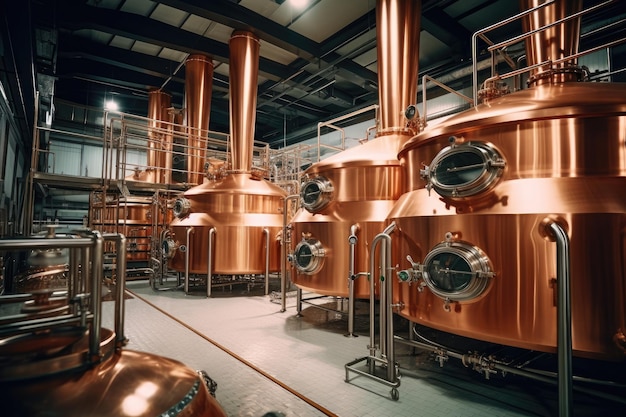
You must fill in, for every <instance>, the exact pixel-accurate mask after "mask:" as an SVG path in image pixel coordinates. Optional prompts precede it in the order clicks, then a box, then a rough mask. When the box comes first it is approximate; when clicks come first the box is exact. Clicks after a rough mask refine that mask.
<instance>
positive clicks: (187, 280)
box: [185, 226, 194, 294]
mask: <svg viewBox="0 0 626 417" xmlns="http://www.w3.org/2000/svg"><path fill="white" fill-rule="evenodd" d="M193 230H194V229H193V226H189V227H187V231H186V240H185V245H186V247H185V294H189V252H191V248H190V247H189V244H190V243H191V239H190V238H189V235H191V233H193Z"/></svg>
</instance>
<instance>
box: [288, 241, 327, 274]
mask: <svg viewBox="0 0 626 417" xmlns="http://www.w3.org/2000/svg"><path fill="white" fill-rule="evenodd" d="M325 255H326V251H325V250H324V248H323V247H322V244H321V242H320V241H319V240H317V239H311V238H303V239H302V241H301V242H300V243H298V245H297V246H296V249H295V250H294V252H293V257H292V262H293V264H294V266H295V267H296V269H297V270H298V271H299V272H301V273H303V274H307V275H313V274H315V273H317V272H318V271H319V270H320V269H321V268H322V265H323V262H324V256H325Z"/></svg>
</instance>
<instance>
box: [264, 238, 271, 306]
mask: <svg viewBox="0 0 626 417" xmlns="http://www.w3.org/2000/svg"><path fill="white" fill-rule="evenodd" d="M263 236H265V295H267V294H268V293H269V292H270V231H269V229H268V228H267V227H264V228H263Z"/></svg>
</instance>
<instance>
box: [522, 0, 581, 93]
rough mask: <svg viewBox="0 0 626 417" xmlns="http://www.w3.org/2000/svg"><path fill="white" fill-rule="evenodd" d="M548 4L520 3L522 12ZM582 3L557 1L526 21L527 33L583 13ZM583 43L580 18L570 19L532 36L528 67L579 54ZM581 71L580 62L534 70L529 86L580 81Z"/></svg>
mask: <svg viewBox="0 0 626 417" xmlns="http://www.w3.org/2000/svg"><path fill="white" fill-rule="evenodd" d="M542 3H544V1H543V0H520V8H521V10H528V9H531V8H534V7H537V6H539V5H540V4H542ZM582 3H583V2H582V0H557V1H555V2H554V3H552V4H550V5H549V6H546V7H543V8H541V9H539V10H536V11H534V12H533V13H530V14H528V15H526V16H525V17H524V18H523V20H522V26H523V29H524V32H530V31H533V30H536V29H539V28H541V27H543V26H546V25H549V24H552V23H554V22H556V21H558V20H560V19H563V18H565V17H567V16H570V15H572V14H574V13H577V12H579V11H581V10H582ZM579 40H580V17H578V18H575V19H571V20H568V21H566V22H563V23H561V24H558V25H555V26H552V27H550V28H549V29H545V30H542V31H540V32H537V33H535V34H533V35H531V36H530V37H529V38H527V39H526V61H527V64H528V66H532V65H536V64H540V63H542V62H545V61H548V60H549V61H556V60H559V59H561V58H565V57H567V56H570V55H573V54H575V53H577V52H578V43H579ZM580 75H581V71H579V70H577V68H576V59H572V60H568V61H564V62H562V63H559V64H556V65H553V66H552V67H547V66H544V67H540V68H537V69H534V70H532V72H531V75H530V79H529V80H528V84H529V85H530V84H533V83H535V84H537V85H539V84H545V83H550V82H554V83H558V82H566V81H579V80H580Z"/></svg>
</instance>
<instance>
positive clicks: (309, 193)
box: [300, 176, 334, 213]
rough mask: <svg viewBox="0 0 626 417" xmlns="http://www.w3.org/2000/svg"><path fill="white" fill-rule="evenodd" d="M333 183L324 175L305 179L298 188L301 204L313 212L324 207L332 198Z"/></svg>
mask: <svg viewBox="0 0 626 417" xmlns="http://www.w3.org/2000/svg"><path fill="white" fill-rule="evenodd" d="M333 191H334V189H333V185H332V184H331V183H330V181H329V180H328V179H326V178H324V177H321V176H319V177H315V178H310V179H306V180H305V181H303V182H302V187H301V189H300V200H301V201H302V206H303V207H304V208H305V209H306V210H307V211H309V212H311V213H314V212H316V211H319V210H321V209H323V208H324V207H326V206H327V205H328V203H330V201H331V200H332V198H333Z"/></svg>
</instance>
